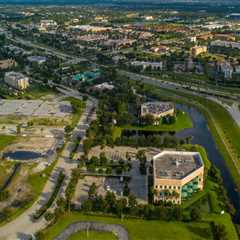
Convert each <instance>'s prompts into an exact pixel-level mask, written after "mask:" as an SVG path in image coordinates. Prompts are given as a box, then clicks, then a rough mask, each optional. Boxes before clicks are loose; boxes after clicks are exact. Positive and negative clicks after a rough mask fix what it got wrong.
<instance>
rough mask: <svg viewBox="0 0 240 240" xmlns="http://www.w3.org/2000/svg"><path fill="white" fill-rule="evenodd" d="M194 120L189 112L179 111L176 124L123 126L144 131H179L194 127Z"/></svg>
mask: <svg viewBox="0 0 240 240" xmlns="http://www.w3.org/2000/svg"><path fill="white" fill-rule="evenodd" d="M192 126H193V124H192V120H191V118H190V117H189V116H188V114H187V113H184V112H179V113H178V114H177V117H176V122H175V123H174V124H159V125H156V126H153V125H151V126H144V127H141V126H130V125H127V126H124V127H122V128H124V129H127V130H142V131H174V132H178V131H181V130H183V129H186V128H192Z"/></svg>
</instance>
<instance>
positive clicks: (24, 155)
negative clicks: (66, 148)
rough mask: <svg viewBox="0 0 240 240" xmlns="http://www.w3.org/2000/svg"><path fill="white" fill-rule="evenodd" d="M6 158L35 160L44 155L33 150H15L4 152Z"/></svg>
mask: <svg viewBox="0 0 240 240" xmlns="http://www.w3.org/2000/svg"><path fill="white" fill-rule="evenodd" d="M3 157H4V158H10V159H13V160H25V161H26V160H34V159H37V158H40V157H42V154H41V153H38V152H32V151H14V152H6V153H4V154H3Z"/></svg>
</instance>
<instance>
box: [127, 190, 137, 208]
mask: <svg viewBox="0 0 240 240" xmlns="http://www.w3.org/2000/svg"><path fill="white" fill-rule="evenodd" d="M128 206H129V207H130V208H133V207H136V206H137V199H136V197H135V196H134V195H133V194H131V193H130V194H129V196H128Z"/></svg>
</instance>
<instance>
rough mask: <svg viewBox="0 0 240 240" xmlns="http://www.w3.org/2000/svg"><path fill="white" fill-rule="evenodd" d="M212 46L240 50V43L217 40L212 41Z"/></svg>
mask: <svg viewBox="0 0 240 240" xmlns="http://www.w3.org/2000/svg"><path fill="white" fill-rule="evenodd" d="M211 46H214V47H227V48H237V49H240V42H231V41H222V40H216V41H212V42H211Z"/></svg>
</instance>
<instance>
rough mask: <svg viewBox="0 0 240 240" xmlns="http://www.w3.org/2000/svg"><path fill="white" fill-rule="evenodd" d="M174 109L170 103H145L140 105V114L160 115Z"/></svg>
mask: <svg viewBox="0 0 240 240" xmlns="http://www.w3.org/2000/svg"><path fill="white" fill-rule="evenodd" d="M173 108H174V104H173V103H171V102H147V103H144V104H142V106H141V109H142V114H148V113H149V114H160V113H164V112H166V111H169V110H171V109H173Z"/></svg>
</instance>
